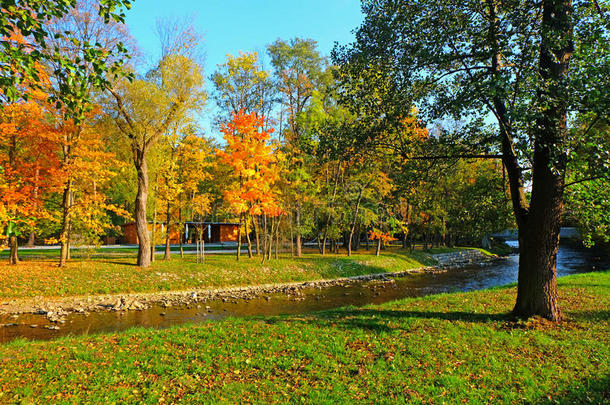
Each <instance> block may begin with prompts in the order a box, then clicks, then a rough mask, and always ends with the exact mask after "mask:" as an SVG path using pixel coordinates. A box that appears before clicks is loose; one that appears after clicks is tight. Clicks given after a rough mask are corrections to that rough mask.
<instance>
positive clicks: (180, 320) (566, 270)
mask: <svg viewBox="0 0 610 405" xmlns="http://www.w3.org/2000/svg"><path fill="white" fill-rule="evenodd" d="M518 260H519V256H518V255H511V256H509V257H508V258H506V259H505V260H503V261H501V262H499V263H497V264H494V265H491V266H487V267H465V268H460V269H451V270H449V271H447V272H444V273H424V274H412V275H408V276H406V277H401V278H396V279H395V280H393V281H392V282H379V281H368V282H358V283H351V284H348V285H340V286H331V287H324V288H309V289H304V290H301V291H299V292H298V293H295V294H294V295H287V294H283V293H282V294H272V295H270V296H266V297H261V298H255V299H251V300H235V301H226V302H223V301H220V300H218V301H210V302H208V303H206V304H201V305H196V306H191V307H177V308H164V307H161V306H154V307H151V308H149V309H146V310H142V311H123V312H96V313H90V314H87V315H84V314H70V315H68V316H67V317H66V322H65V323H63V324H58V325H56V324H52V323H50V322H49V321H48V320H46V318H44V317H43V316H41V315H30V314H27V315H20V316H18V317H17V316H14V317H9V318H6V317H5V319H0V323H9V322H10V323H11V326H5V327H1V328H0V342H7V341H10V340H13V339H16V338H20V337H23V338H27V339H53V338H57V337H60V336H66V335H83V334H92V333H100V332H111V331H120V330H124V329H127V328H131V327H135V326H140V327H147V328H166V327H169V326H173V325H180V324H185V323H193V322H203V321H210V320H218V319H223V318H226V317H229V316H237V317H243V316H273V315H282V314H303V313H308V312H313V311H320V310H327V309H333V308H338V307H342V306H347V305H355V306H362V305H366V304H371V303H374V304H380V303H383V302H387V301H392V300H396V299H399V298H404V297H417V296H423V295H428V294H435V293H442V292H451V291H470V290H479V289H484V288H489V287H494V286H500V285H506V284H509V283H514V282H516V281H517V271H518ZM605 269H610V258H608V257H606V256H603V255H602V254H600V253H599V252H595V251H592V250H584V249H575V248H573V247H569V246H563V245H562V246H561V247H560V249H559V253H558V257H557V272H558V275H559V277H561V276H566V275H569V274H577V273H585V272H590V271H596V270H605Z"/></svg>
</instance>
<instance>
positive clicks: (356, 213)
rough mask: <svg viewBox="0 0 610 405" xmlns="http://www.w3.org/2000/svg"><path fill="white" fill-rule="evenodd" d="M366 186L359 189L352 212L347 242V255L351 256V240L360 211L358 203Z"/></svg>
mask: <svg viewBox="0 0 610 405" xmlns="http://www.w3.org/2000/svg"><path fill="white" fill-rule="evenodd" d="M365 188H366V186H362V187H361V188H360V193H358V200H357V201H356V210H355V211H354V219H353V220H352V229H351V230H350V232H349V239H348V241H347V255H348V256H351V255H352V239H354V231H355V230H356V222H357V221H358V211H359V210H360V201H362V194H363V193H364V189H365Z"/></svg>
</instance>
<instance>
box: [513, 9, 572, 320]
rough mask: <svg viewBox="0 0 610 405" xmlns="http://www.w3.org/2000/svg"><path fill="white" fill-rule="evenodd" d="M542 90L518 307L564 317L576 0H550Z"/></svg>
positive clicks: (522, 229) (524, 312)
mask: <svg viewBox="0 0 610 405" xmlns="http://www.w3.org/2000/svg"><path fill="white" fill-rule="evenodd" d="M542 4H543V14H542V27H541V31H542V32H549V33H552V34H553V35H549V36H548V38H546V39H545V38H543V40H542V43H541V47H540V63H539V73H540V76H541V78H542V80H543V85H542V86H541V87H540V89H539V90H538V97H539V99H541V100H543V102H542V103H541V106H540V107H539V108H540V112H539V116H538V118H537V119H536V126H535V128H536V130H535V133H534V164H533V167H532V169H533V174H532V176H533V177H532V199H531V204H530V207H529V212H528V213H527V218H526V220H525V221H522V224H521V225H520V226H519V252H520V259H519V284H518V288H517V302H516V304H515V308H514V310H513V312H514V313H515V314H516V315H518V316H522V317H529V316H533V315H539V316H542V317H544V318H547V319H550V320H559V319H560V318H561V313H560V311H559V305H558V302H557V269H556V264H557V250H558V248H559V230H560V226H561V215H562V212H563V188H564V182H565V170H566V163H567V153H566V140H567V102H566V97H565V93H566V92H567V91H568V90H567V89H566V78H567V74H568V66H569V60H570V57H571V55H572V52H573V42H572V23H571V19H570V13H571V2H570V0H544V1H543V3H542Z"/></svg>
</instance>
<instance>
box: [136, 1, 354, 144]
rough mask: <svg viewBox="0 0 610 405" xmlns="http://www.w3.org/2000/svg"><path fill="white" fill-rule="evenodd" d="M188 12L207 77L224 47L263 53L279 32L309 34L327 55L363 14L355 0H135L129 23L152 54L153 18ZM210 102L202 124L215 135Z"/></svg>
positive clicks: (156, 46) (222, 57)
mask: <svg viewBox="0 0 610 405" xmlns="http://www.w3.org/2000/svg"><path fill="white" fill-rule="evenodd" d="M191 15H194V16H195V25H196V27H197V28H198V29H200V30H201V32H203V34H204V37H205V43H204V48H205V52H206V64H205V74H206V77H209V75H210V74H211V73H212V72H214V71H215V70H216V65H218V64H219V63H223V62H224V60H225V56H226V54H227V53H230V54H233V55H236V54H237V53H238V52H239V51H240V50H241V51H244V52H252V51H257V52H259V54H261V53H264V51H265V46H266V45H267V44H269V43H271V42H273V41H275V40H276V39H278V38H282V39H290V38H294V37H301V38H311V39H314V40H316V41H317V42H318V47H319V51H320V53H321V54H322V55H329V53H330V51H331V49H332V48H333V44H334V42H339V43H341V44H346V43H349V42H352V41H353V40H354V36H353V34H352V31H353V30H354V29H356V28H357V27H358V26H359V25H360V24H361V22H362V20H363V15H362V13H361V11H360V1H359V0H308V1H304V0H293V1H290V0H282V1H277V0H276V1H271V0H259V1H257V0H254V1H252V0H250V1H247V0H225V1H222V0H200V1H197V0H136V1H135V2H134V3H133V7H132V9H131V10H129V11H128V12H127V24H128V25H129V29H130V31H131V33H132V35H133V36H134V37H135V38H136V40H137V41H138V45H139V46H140V48H141V49H142V51H143V52H144V53H145V54H146V55H147V56H149V57H151V60H154V59H156V58H157V57H158V49H159V40H158V38H157V37H156V35H155V32H154V27H155V21H156V20H157V18H159V17H167V16H170V17H171V16H176V17H183V16H191ZM209 90H210V89H209V88H208V91H209ZM208 107H209V108H208V110H209V111H207V112H206V115H207V116H204V117H202V124H203V125H204V126H205V127H206V128H205V131H206V133H208V134H212V135H213V133H211V132H210V128H209V122H210V121H209V116H210V115H211V114H213V110H212V107H214V106H213V101H212V100H210V102H209V103H208ZM212 132H213V131H212Z"/></svg>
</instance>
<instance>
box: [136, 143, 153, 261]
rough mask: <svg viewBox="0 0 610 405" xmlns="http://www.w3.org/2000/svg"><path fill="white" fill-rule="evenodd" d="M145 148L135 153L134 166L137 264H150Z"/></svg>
mask: <svg viewBox="0 0 610 405" xmlns="http://www.w3.org/2000/svg"><path fill="white" fill-rule="evenodd" d="M145 157H146V155H145V150H138V151H137V152H136V153H135V159H134V160H135V162H134V163H135V166H136V171H137V174H138V193H137V194H136V201H135V220H136V233H137V234H138V262H137V263H138V266H140V267H143V268H146V267H149V266H150V261H151V260H150V258H151V254H150V253H151V252H150V247H151V244H150V238H149V237H148V221H147V220H146V200H147V198H148V165H147V163H146V158H145Z"/></svg>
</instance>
